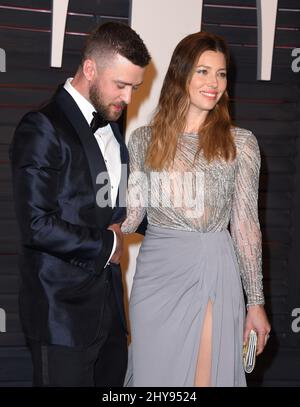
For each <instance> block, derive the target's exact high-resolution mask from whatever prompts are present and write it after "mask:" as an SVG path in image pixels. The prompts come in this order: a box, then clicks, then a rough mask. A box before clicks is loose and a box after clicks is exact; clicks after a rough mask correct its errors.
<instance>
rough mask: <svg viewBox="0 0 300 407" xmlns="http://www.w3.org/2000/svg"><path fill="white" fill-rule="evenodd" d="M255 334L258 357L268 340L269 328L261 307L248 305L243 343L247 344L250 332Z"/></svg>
mask: <svg viewBox="0 0 300 407" xmlns="http://www.w3.org/2000/svg"><path fill="white" fill-rule="evenodd" d="M251 329H253V330H254V331H256V333H257V352H256V354H257V355H259V354H260V353H262V351H263V350H264V347H265V346H266V344H267V341H268V339H269V333H270V330H271V326H270V324H269V321H268V318H267V315H266V312H265V309H264V306H263V305H250V306H249V308H248V313H247V318H246V324H245V329H244V343H247V341H248V336H249V333H250V330H251Z"/></svg>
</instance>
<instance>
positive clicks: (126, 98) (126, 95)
mask: <svg viewBox="0 0 300 407" xmlns="http://www.w3.org/2000/svg"><path fill="white" fill-rule="evenodd" d="M131 96H132V88H131V87H130V86H126V88H124V89H123V92H122V101H123V102H125V103H126V105H129V103H130V102H131Z"/></svg>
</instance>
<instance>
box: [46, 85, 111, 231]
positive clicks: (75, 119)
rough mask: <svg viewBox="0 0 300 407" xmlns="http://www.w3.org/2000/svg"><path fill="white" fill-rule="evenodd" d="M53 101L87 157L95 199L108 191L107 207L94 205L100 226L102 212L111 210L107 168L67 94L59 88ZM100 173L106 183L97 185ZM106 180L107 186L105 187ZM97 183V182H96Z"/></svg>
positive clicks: (92, 136) (82, 117)
mask: <svg viewBox="0 0 300 407" xmlns="http://www.w3.org/2000/svg"><path fill="white" fill-rule="evenodd" d="M54 98H55V101H56V103H57V104H58V105H59V107H60V108H61V109H62V111H63V112H64V113H65V115H66V116H67V118H68V120H69V122H70V123H71V125H72V126H73V128H74V131H75V132H76V133H77V135H78V137H79V139H80V141H81V144H82V146H83V149H84V152H85V155H86V157H87V161H88V165H89V170H90V174H91V178H92V184H93V189H94V193H95V199H96V197H97V193H98V191H99V190H100V189H101V188H102V187H103V186H105V190H107V191H108V194H107V196H106V197H107V201H106V202H107V206H105V207H100V206H99V205H96V213H97V218H98V221H99V223H100V224H101V217H102V218H103V210H111V198H110V181H109V178H108V172H107V168H106V165H105V162H104V159H103V156H102V154H101V151H100V148H99V146H98V143H97V140H96V139H95V137H94V135H93V133H92V131H91V129H90V126H89V125H88V123H87V121H86V120H85V118H84V116H83V114H82V113H81V110H80V109H79V107H78V106H77V104H76V103H75V101H74V100H73V98H72V97H71V96H70V95H69V93H68V92H67V91H66V90H65V89H64V88H63V87H61V88H59V90H58V92H57V93H56V95H55V97H54ZM101 173H106V174H107V176H105V178H106V182H102V183H98V184H97V182H96V181H97V177H98V175H99V174H101ZM107 179H108V185H107ZM98 181H99V180H98Z"/></svg>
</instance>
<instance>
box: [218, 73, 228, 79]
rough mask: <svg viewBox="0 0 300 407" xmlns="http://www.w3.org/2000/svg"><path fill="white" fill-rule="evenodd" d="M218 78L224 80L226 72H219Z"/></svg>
mask: <svg viewBox="0 0 300 407" xmlns="http://www.w3.org/2000/svg"><path fill="white" fill-rule="evenodd" d="M219 76H220V77H221V78H226V77H227V73H226V72H219Z"/></svg>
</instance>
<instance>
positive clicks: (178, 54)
mask: <svg viewBox="0 0 300 407" xmlns="http://www.w3.org/2000/svg"><path fill="white" fill-rule="evenodd" d="M205 51H218V52H221V53H222V54H223V55H224V57H225V61H226V66H227V68H228V65H229V50H228V47H227V45H226V43H225V41H224V40H223V38H222V37H219V36H217V35H213V34H209V33H207V32H198V33H195V34H191V35H188V36H187V37H185V38H184V39H183V40H182V41H180V43H179V44H178V45H177V46H176V48H175V50H174V53H173V55H172V58H171V62H170V65H169V68H168V71H167V73H166V76H165V79H164V83H163V86H162V89H161V93H160V98H159V103H158V106H157V108H156V112H155V114H154V117H153V119H152V121H151V124H150V125H151V130H152V137H151V142H150V144H149V147H148V150H147V155H146V162H145V164H146V166H147V167H148V168H150V169H153V170H157V171H159V170H162V169H167V168H170V167H171V166H172V164H173V161H174V158H175V154H176V149H177V140H178V136H179V135H180V134H182V133H183V132H184V129H185V126H186V117H187V113H188V110H189V105H190V96H189V84H190V81H191V78H192V75H193V73H194V72H195V67H196V66H197V63H198V60H199V57H200V56H201V55H202V54H203V52H205ZM228 101H229V98H228V94H227V91H225V92H224V94H223V95H222V97H221V99H220V100H219V102H218V104H217V105H216V106H215V108H214V109H212V110H211V111H209V112H208V115H207V117H206V119H205V121H204V123H203V124H202V125H201V127H200V128H199V129H198V134H199V142H198V149H197V152H196V154H195V158H196V157H197V156H198V155H199V153H200V151H203V154H204V157H205V158H206V159H207V160H208V161H211V160H214V159H220V158H223V159H225V160H226V161H228V160H232V159H234V158H235V156H236V148H235V144H234V140H233V136H232V134H231V131H230V129H231V126H232V122H231V118H230V115H229V110H228ZM200 135H201V136H200Z"/></svg>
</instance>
